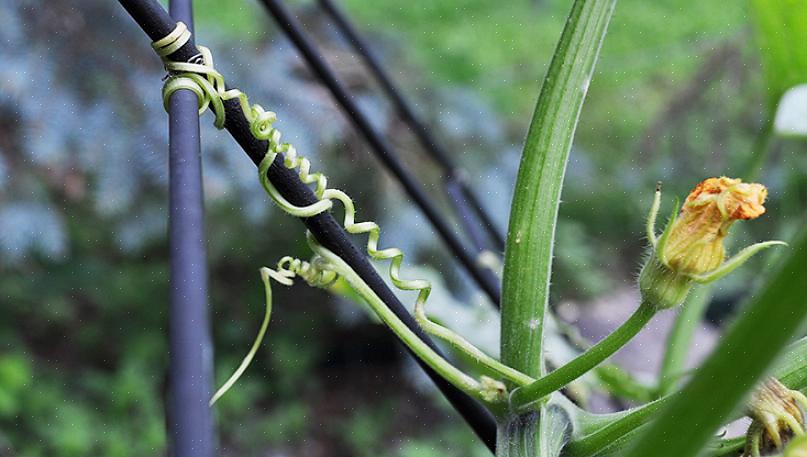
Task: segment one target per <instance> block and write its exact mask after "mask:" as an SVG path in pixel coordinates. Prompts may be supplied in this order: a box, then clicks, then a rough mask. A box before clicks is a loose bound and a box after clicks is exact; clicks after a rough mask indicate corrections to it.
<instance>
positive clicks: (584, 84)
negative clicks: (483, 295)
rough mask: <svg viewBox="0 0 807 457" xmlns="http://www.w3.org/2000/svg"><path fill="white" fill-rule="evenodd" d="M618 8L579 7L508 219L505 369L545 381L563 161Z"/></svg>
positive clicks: (548, 82) (552, 73)
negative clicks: (546, 315) (545, 337)
mask: <svg viewBox="0 0 807 457" xmlns="http://www.w3.org/2000/svg"><path fill="white" fill-rule="evenodd" d="M615 3H616V0H576V1H575V2H574V6H573V7H572V11H571V13H570V14H569V18H568V20H567V22H566V27H565V28H564V30H563V34H562V35H561V38H560V42H559V43H558V45H557V48H556V50H555V55H554V57H553V58H552V63H551V64H550V66H549V70H548V71H547V75H546V78H545V79H544V84H543V87H542V88H541V94H540V96H539V97H538V103H537V105H536V107H535V113H534V115H533V118H532V123H531V124H530V129H529V132H528V133H527V139H526V142H525V145H524V152H523V154H522V156H521V164H520V166H519V171H518V178H517V180H516V186H515V195H514V197H513V204H512V210H511V216H510V225H509V229H508V236H507V248H506V252H505V259H504V284H503V290H502V293H503V295H502V332H501V334H502V343H501V344H502V351H501V353H502V361H503V362H504V363H505V364H506V365H509V366H511V367H513V368H515V369H516V370H519V371H521V372H522V373H524V374H526V375H529V376H532V377H539V376H541V375H542V374H543V362H542V353H541V346H542V344H541V343H542V337H543V320H544V313H545V310H546V305H547V299H548V296H549V280H550V275H551V269H552V248H553V244H554V237H555V223H556V221H557V215H558V204H559V202H560V192H561V186H562V184H563V176H564V173H565V171H566V161H567V158H568V155H569V149H570V148H571V145H572V138H573V136H574V131H575V127H576V126H577V120H578V117H579V115H580V108H581V106H582V105H583V99H584V98H585V95H586V92H587V90H588V86H589V82H590V81H591V76H592V73H593V71H594V64H595V62H596V60H597V55H598V54H599V50H600V46H601V45H602V41H603V39H604V37H605V31H606V28H607V25H608V22H609V20H610V18H611V13H612V12H613V8H614V5H615Z"/></svg>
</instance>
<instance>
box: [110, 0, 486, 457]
mask: <svg viewBox="0 0 807 457" xmlns="http://www.w3.org/2000/svg"><path fill="white" fill-rule="evenodd" d="M118 1H119V2H120V4H121V5H122V6H123V7H124V8H125V9H126V11H127V12H129V14H130V15H131V16H132V18H133V19H134V20H135V22H137V23H138V25H139V26H140V27H141V28H142V29H143V31H144V32H146V34H147V35H148V36H149V38H151V40H152V41H156V40H159V39H161V38H163V37H164V36H166V35H168V34H169V33H170V32H171V31H172V30H174V28H175V27H176V22H174V21H173V20H172V19H171V17H170V16H168V14H167V13H166V12H165V10H163V9H162V7H161V6H160V4H159V3H157V1H156V0H118ZM196 54H197V50H196V47H195V46H194V45H193V44H190V43H188V44H186V45H185V46H183V47H182V48H180V49H178V50H177V51H176V52H174V53H173V54H172V55H171V56H169V57H170V58H171V59H173V60H176V61H187V60H188V59H190V58H192V57H193V56H194V55H196ZM224 107H225V111H226V115H227V117H226V122H225V125H224V128H225V129H226V130H227V131H228V132H229V133H230V134H231V135H232V137H233V138H234V139H235V140H236V142H237V143H238V144H239V145H240V146H241V148H242V149H243V150H244V152H245V153H246V154H247V155H248V156H249V158H250V159H252V161H253V162H254V163H255V164H256V165H258V164H259V163H260V162H261V160H263V157H264V155H265V154H266V151H267V147H268V144H267V142H266V141H262V140H258V139H256V138H255V137H254V136H252V133H251V132H250V130H249V124H248V122H247V120H246V118H245V117H244V113H243V112H242V111H241V107H240V105H239V104H238V102H237V101H235V100H229V101H227V102H225V103H224ZM283 160H284V158H283V155H282V154H279V155H278V157H277V158H276V159H275V161H274V162H273V163H272V166H271V167H270V168H269V171H267V177H268V178H269V180H270V181H271V182H272V183H273V184H274V186H275V187H276V188H277V190H278V191H279V192H280V194H281V195H283V197H284V198H286V199H287V200H288V201H289V202H291V203H292V204H294V205H297V206H306V205H310V204H312V203H315V202H316V201H317V198H316V196H315V195H314V193H313V192H312V191H311V189H310V188H309V187H307V186H306V185H305V184H303V183H302V182H301V181H300V179H299V178H298V176H297V175H296V174H295V173H294V171H292V170H289V169H288V168H286V167H285V166H283ZM300 220H301V221H302V222H303V224H305V226H306V228H308V230H309V231H311V233H312V234H313V235H314V237H315V238H316V239H317V241H319V242H320V243H321V244H322V245H323V246H325V247H326V248H328V249H330V250H331V251H332V252H334V253H335V254H336V255H338V256H339V257H341V258H342V259H343V260H344V261H345V262H346V263H347V264H348V265H350V266H351V268H353V270H355V271H356V272H357V273H358V274H359V275H360V276H361V277H362V279H364V281H365V282H367V284H368V285H369V286H370V288H371V289H372V290H373V291H374V292H375V293H376V294H378V296H379V297H380V298H381V299H382V300H383V301H384V303H386V304H387V306H388V307H389V308H390V310H392V312H393V313H395V315H396V316H398V318H399V319H401V320H402V321H403V322H404V323H405V324H406V326H407V327H409V328H410V329H411V330H412V331H413V332H414V333H415V334H417V335H418V337H419V338H420V339H421V340H423V341H424V342H426V344H428V345H429V346H430V347H431V348H433V349H435V350H436V351H437V352H438V353H440V351H439V349H438V348H437V346H436V345H435V344H434V342H433V341H432V340H431V338H429V336H428V335H426V334H425V333H424V332H423V330H422V329H421V328H420V326H419V325H418V324H417V322H416V321H415V319H414V318H413V317H412V315H411V314H410V313H409V312H408V311H407V310H406V308H405V307H404V306H403V304H401V302H400V301H399V300H398V298H397V297H396V296H395V294H394V293H393V292H392V291H391V290H390V289H389V288H388V287H387V285H386V283H385V282H384V280H383V279H382V278H381V277H380V276H379V275H378V273H377V272H376V270H375V268H374V267H373V266H372V264H371V263H370V261H369V260H368V258H367V256H366V255H365V254H364V253H363V251H361V250H359V248H357V247H356V245H354V244H353V243H352V242H351V241H350V238H349V237H348V234H347V232H345V230H344V229H343V228H342V226H341V225H340V224H339V223H338V222H337V221H336V219H334V217H333V216H332V215H331V213H330V212H326V213H321V214H318V215H316V216H312V217H309V218H300ZM416 361H417V363H418V364H419V365H420V366H421V368H423V370H424V371H425V372H426V374H427V375H428V376H429V377H430V378H431V379H432V381H433V382H434V383H435V384H436V385H437V387H438V388H439V389H440V391H441V392H442V393H443V395H445V397H446V398H447V399H448V401H449V402H450V403H451V404H452V406H454V408H455V409H456V410H457V412H458V413H459V414H460V415H461V416H462V417H463V418H464V419H465V420H466V421H467V422H468V424H469V425H470V426H471V428H472V429H473V430H474V431H475V432H476V434H477V435H478V436H479V437H480V438H481V439H482V441H483V442H484V443H485V444H486V445H487V446H488V448H489V449H491V451H493V450H494V449H495V446H496V424H495V422H494V420H493V417H492V416H491V414H490V413H489V412H488V411H487V410H486V409H485V408H484V407H482V405H480V404H479V403H477V402H476V401H475V400H473V399H472V398H471V397H469V396H467V395H466V394H465V393H463V392H462V391H460V390H458V389H457V388H455V387H454V386H452V385H451V384H449V383H448V382H446V381H445V380H444V379H443V378H441V377H440V376H439V375H438V374H436V373H435V372H434V371H433V370H432V369H431V368H429V367H428V366H427V365H426V364H424V363H423V362H422V361H421V360H420V359H419V358H416Z"/></svg>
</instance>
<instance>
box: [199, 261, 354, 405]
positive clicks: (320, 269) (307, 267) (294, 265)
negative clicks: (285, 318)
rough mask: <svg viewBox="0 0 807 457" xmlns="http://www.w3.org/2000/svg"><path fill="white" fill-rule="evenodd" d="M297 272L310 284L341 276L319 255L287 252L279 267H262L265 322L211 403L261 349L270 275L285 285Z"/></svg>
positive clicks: (269, 308) (269, 313) (328, 282)
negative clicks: (310, 256) (299, 256)
mask: <svg viewBox="0 0 807 457" xmlns="http://www.w3.org/2000/svg"><path fill="white" fill-rule="evenodd" d="M297 276H299V277H300V278H303V280H304V281H305V282H306V283H307V284H308V285H309V286H311V287H320V288H327V287H330V286H331V285H332V284H333V283H334V281H336V279H337V278H338V275H337V274H336V273H335V272H334V271H331V270H330V269H328V268H327V267H325V261H324V260H323V259H322V257H320V256H319V255H316V256H314V258H313V259H312V260H311V262H306V261H304V260H300V259H295V258H293V257H288V256H286V257H283V258H282V259H280V261H279V262H278V263H277V269H276V270H272V269H271V268H266V267H263V268H261V280H262V281H263V287H264V291H265V299H266V311H265V312H264V315H263V322H262V323H261V327H260V329H259V330H258V335H257V336H256V337H255V341H253V343H252V347H251V348H250V350H249V352H248V353H247V355H246V356H245V357H244V359H243V360H242V361H241V364H239V365H238V368H237V369H236V370H235V372H234V373H233V374H232V375H231V376H230V377H229V379H227V381H226V382H225V383H224V384H222V386H221V387H219V390H217V391H216V393H215V394H214V395H213V398H211V399H210V406H213V404H214V403H216V401H217V400H218V399H219V398H221V397H222V395H224V394H225V393H227V391H228V390H230V388H231V387H232V386H233V385H234V384H235V383H236V381H238V379H239V378H240V377H241V375H243V374H244V371H246V369H247V367H249V364H250V363H252V359H253V358H255V354H256V353H257V352H258V348H259V347H260V346H261V342H263V338H264V336H265V335H266V329H267V328H268V327H269V320H270V318H271V317H272V285H271V280H270V279H274V280H275V281H277V282H279V283H280V284H283V285H285V286H290V285H292V284H293V281H292V280H293V279H294V278H295V277H297Z"/></svg>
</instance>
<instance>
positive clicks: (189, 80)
mask: <svg viewBox="0 0 807 457" xmlns="http://www.w3.org/2000/svg"><path fill="white" fill-rule="evenodd" d="M190 38H191V33H190V31H188V29H187V27H186V26H185V24H183V23H181V22H180V23H178V24H177V27H176V29H174V31H173V32H171V33H170V34H169V35H167V36H166V37H165V38H163V39H161V40H158V41H155V42H154V43H152V46H153V47H154V49H155V51H156V52H157V54H158V55H159V56H160V57H161V58H162V60H163V63H164V65H165V68H166V70H167V71H168V72H169V77H168V79H167V80H166V82H165V84H164V86H163V91H162V94H163V102H164V103H166V104H167V103H168V100H169V98H170V96H171V94H172V93H174V92H176V91H178V90H190V91H192V92H193V93H195V94H196V95H197V97H198V99H199V114H200V115H201V114H202V113H204V112H205V111H206V110H207V109H208V108H210V109H211V110H212V111H213V113H214V115H215V121H214V125H215V126H216V128H218V129H221V128H223V127H224V123H225V117H226V112H225V109H224V102H225V101H228V100H237V101H238V103H239V104H240V107H241V111H242V112H243V113H244V116H245V117H246V120H247V122H248V123H249V128H250V132H251V133H252V135H253V136H254V137H255V138H256V139H259V140H265V141H267V143H268V148H267V151H266V155H265V156H264V158H263V160H262V161H261V163H260V165H259V167H258V172H259V176H260V181H261V184H262V185H263V187H264V189H265V190H266V192H267V193H268V194H269V196H270V197H271V198H272V200H273V201H274V202H275V203H276V204H277V205H278V206H279V207H280V208H281V209H282V210H283V211H285V212H286V213H288V214H290V215H292V216H296V217H312V216H315V215H317V214H320V213H322V212H325V211H328V210H330V209H331V208H332V207H333V201H334V200H336V201H339V202H340V203H341V204H342V206H343V207H344V218H343V222H342V225H343V227H344V229H345V230H346V231H347V232H348V233H350V234H353V235H360V234H367V244H366V246H367V249H366V251H367V254H368V255H369V256H370V257H371V258H373V259H375V260H389V261H390V267H389V277H390V279H391V281H392V283H393V284H394V285H395V287H397V288H398V289H401V290H407V291H417V292H418V296H417V300H416V302H415V309H414V315H415V319H416V320H417V322H418V323H419V324H420V325H421V327H423V329H424V330H425V331H426V332H427V333H429V334H431V335H433V336H435V337H438V338H440V339H443V340H445V341H446V342H448V343H449V344H450V345H451V346H453V347H455V348H456V349H458V350H460V351H462V352H464V353H466V354H467V355H468V356H470V357H471V359H472V360H475V361H477V362H478V363H480V364H482V365H485V366H487V367H488V368H490V369H492V370H493V371H495V372H497V373H499V374H500V375H501V376H503V377H504V378H507V379H509V380H511V381H513V382H515V383H516V384H518V385H525V384H529V383H530V382H532V381H533V379H532V378H530V377H529V376H526V375H524V374H523V373H521V372H519V371H517V370H514V369H512V368H510V367H508V366H506V365H504V364H502V363H501V362H499V361H498V360H496V359H494V358H493V357H490V356H488V355H486V354H485V353H483V352H482V351H480V350H479V349H478V348H476V347H475V346H473V345H472V344H471V343H470V342H468V341H467V340H465V339H464V338H462V337H461V336H460V335H458V334H456V333H455V332H453V331H452V330H450V329H448V328H446V327H443V326H441V325H439V324H437V323H435V322H432V321H430V320H429V319H428V317H427V316H426V313H425V303H426V301H427V299H428V297H429V294H430V293H431V283H430V282H429V281H427V280H425V279H404V278H402V277H401V275H400V269H401V264H402V263H403V259H404V253H403V251H402V250H400V249H398V248H395V247H391V248H385V249H379V247H378V241H379V239H380V236H381V228H380V227H379V226H378V224H376V223H375V222H372V221H364V222H356V208H355V204H354V203H353V200H352V199H351V198H350V197H349V196H348V195H347V194H346V193H344V192H342V191H341V190H338V189H333V188H329V187H328V178H327V177H326V176H325V175H324V174H322V173H320V172H311V162H310V161H309V160H308V159H307V158H305V157H303V156H301V155H299V154H298V153H297V150H296V149H295V148H294V146H292V145H291V144H289V143H282V142H281V133H280V131H279V130H278V129H276V128H275V127H274V123H275V122H276V121H277V115H276V114H275V113H274V112H272V111H267V110H265V109H264V108H263V107H261V106H260V105H258V104H250V102H249V99H248V98H247V95H246V94H245V93H243V92H241V91H240V90H238V89H227V87H226V84H225V81H224V76H223V75H222V74H221V73H219V72H218V71H217V70H216V69H215V67H214V65H213V56H212V53H211V51H210V50H209V49H208V48H206V47H204V46H197V49H198V50H199V54H198V55H197V56H194V57H193V58H192V59H190V61H189V62H175V61H172V60H170V59H168V58H167V56H169V55H170V54H172V53H173V52H175V51H176V50H177V49H179V48H180V47H182V46H183V45H184V44H185V43H187V42H188V41H189V40H190ZM278 154H283V157H284V160H283V165H284V166H285V167H286V168H288V169H290V170H295V171H296V173H297V175H298V177H299V178H300V180H301V181H302V182H303V183H305V184H314V185H315V189H314V194H315V195H316V197H317V200H318V201H317V202H316V203H313V204H311V205H307V206H296V205H294V204H292V203H291V202H289V201H288V200H286V199H285V198H284V197H283V196H282V195H281V194H280V192H279V191H278V190H277V189H276V188H275V187H274V185H273V184H272V182H271V181H270V180H269V178H268V177H267V171H268V169H269V167H270V166H271V165H272V163H273V162H274V160H275V159H276V158H277V156H278ZM309 243H310V244H312V247H313V245H315V244H316V245H317V247H318V249H319V250H320V251H326V252H328V253H330V251H327V250H326V249H325V248H324V247H322V246H319V245H318V243H316V242H315V240H313V237H311V236H310V234H309ZM331 254H332V253H331ZM333 264H334V263H333V262H328V261H325V260H324V259H323V257H322V256H320V255H315V256H314V258H313V259H312V261H311V262H305V261H302V260H300V259H295V258H291V257H284V258H283V259H281V260H280V262H278V265H277V270H272V269H269V268H262V269H261V277H262V279H263V282H264V285H265V289H266V301H267V302H266V313H265V316H264V321H263V323H262V325H261V328H260V330H259V332H258V336H257V338H256V340H255V342H254V343H253V346H252V348H251V350H250V352H249V353H248V354H247V356H246V357H245V358H244V360H243V361H242V362H241V365H240V366H239V367H238V369H237V370H236V372H235V373H234V374H233V375H232V376H231V377H230V378H229V379H228V380H227V382H225V384H224V385H223V386H222V387H221V388H220V389H219V390H218V391H217V392H216V394H215V395H214V396H213V398H212V399H211V404H213V402H215V401H216V400H217V399H218V398H220V397H221V395H223V394H224V393H225V392H226V391H227V390H228V389H229V388H230V387H232V385H233V384H234V383H235V381H236V380H237V379H238V378H239V377H240V376H241V374H243V372H244V370H245V369H246V367H247V366H248V365H249V363H250V362H251V360H252V358H253V357H254V355H255V352H256V351H257V349H258V347H259V346H260V343H261V341H262V339H263V337H264V335H265V332H266V328H267V326H268V323H269V319H270V316H271V287H270V286H269V279H270V278H271V279H274V280H276V281H277V282H279V283H281V284H284V285H291V284H292V279H293V278H294V277H295V276H300V277H301V278H303V279H304V280H305V281H306V282H307V283H308V284H309V285H311V286H314V287H323V288H325V287H328V286H330V285H331V284H332V283H333V282H334V281H335V280H336V279H337V277H338V276H339V274H344V272H342V271H335V270H334V265H333ZM336 270H340V268H337V269H336ZM342 270H343V268H342ZM365 298H366V297H365ZM416 352H417V351H416ZM419 355H421V356H422V354H420V353H419ZM437 357H438V358H440V359H441V361H439V362H437V364H438V365H439V364H441V363H443V362H445V363H446V364H447V363H448V362H446V361H445V360H443V359H442V357H439V355H438V356H437ZM451 368H453V367H451ZM448 371H449V372H451V370H450V369H449V370H448ZM456 371H457V372H458V373H450V374H451V376H447V377H451V378H454V379H461V380H462V382H460V383H459V384H463V387H464V388H465V390H466V391H471V392H472V393H473V392H475V393H476V394H477V395H476V396H477V397H478V398H479V397H486V396H487V397H490V396H489V391H490V390H491V389H490V388H488V387H486V386H483V385H482V384H486V385H487V386H490V385H491V383H490V382H489V381H490V380H489V379H487V380H485V382H483V383H482V384H480V383H478V382H476V381H475V380H473V379H470V378H468V377H467V375H464V373H461V372H459V370H456ZM496 388H497V389H498V385H497V386H496Z"/></svg>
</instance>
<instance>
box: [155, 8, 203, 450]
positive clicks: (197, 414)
mask: <svg viewBox="0 0 807 457" xmlns="http://www.w3.org/2000/svg"><path fill="white" fill-rule="evenodd" d="M170 14H171V16H173V17H174V18H175V19H176V20H177V21H182V22H184V23H185V24H186V25H187V26H188V27H189V28H190V29H191V30H192V29H193V12H192V7H191V0H172V1H171V4H170ZM168 125H169V127H168V132H169V183H170V184H169V200H170V213H169V219H168V220H169V229H168V230H169V246H170V249H171V254H170V256H171V294H170V305H169V306H170V312H169V315H168V319H169V323H168V329H169V336H168V339H169V363H170V366H169V380H168V402H167V403H166V408H167V411H166V418H167V420H168V431H169V436H170V444H169V447H170V452H171V455H173V456H174V457H213V455H214V435H213V433H214V432H213V418H212V414H211V410H210V407H209V406H208V401H209V400H210V395H211V387H212V371H213V370H212V358H213V357H212V356H213V350H212V344H211V341H210V325H209V319H208V308H207V256H206V252H205V227H204V210H203V195H202V164H201V149H200V141H199V114H198V101H197V99H196V95H195V94H194V93H193V92H190V91H187V90H181V91H177V92H175V93H174V94H173V95H172V96H171V100H170V101H169V123H168Z"/></svg>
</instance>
